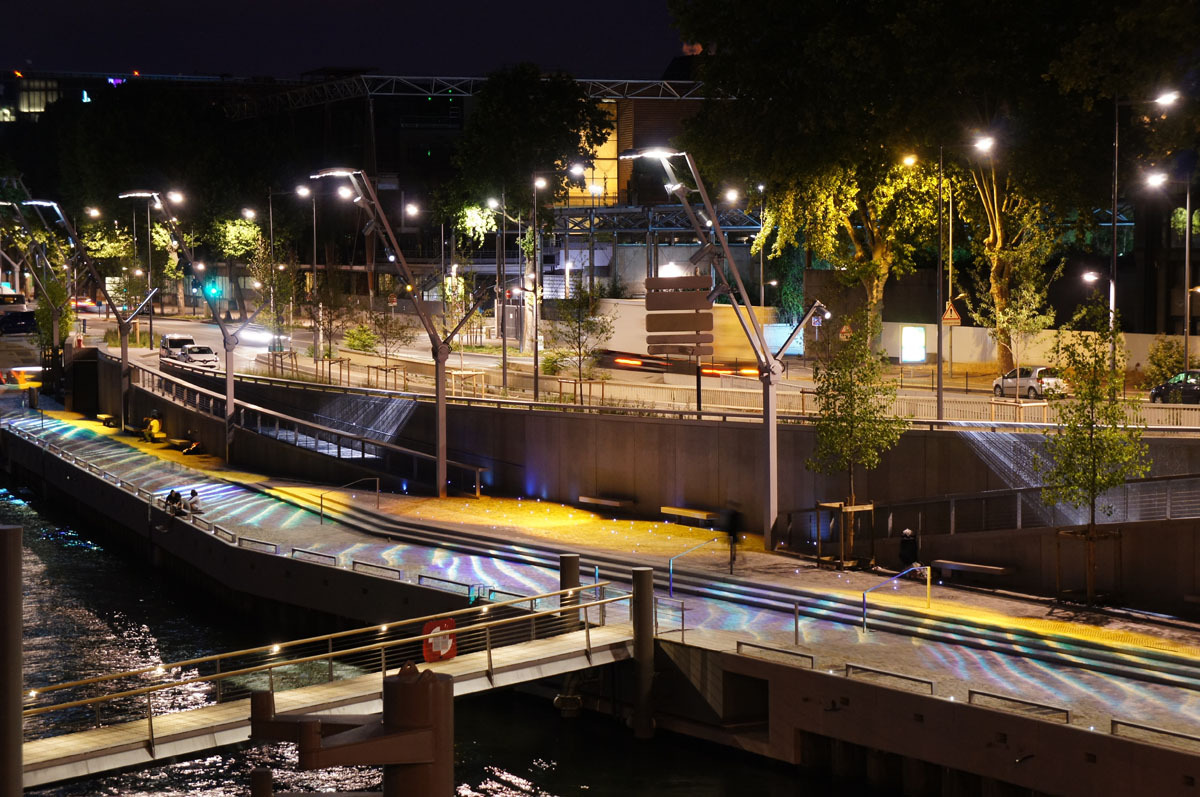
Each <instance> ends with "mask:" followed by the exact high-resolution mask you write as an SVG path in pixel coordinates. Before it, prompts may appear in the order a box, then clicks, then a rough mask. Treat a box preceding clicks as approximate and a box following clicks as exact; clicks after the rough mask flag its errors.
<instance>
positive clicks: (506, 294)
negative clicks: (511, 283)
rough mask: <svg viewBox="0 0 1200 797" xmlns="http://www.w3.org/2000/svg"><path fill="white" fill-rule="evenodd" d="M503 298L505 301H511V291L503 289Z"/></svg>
mask: <svg viewBox="0 0 1200 797" xmlns="http://www.w3.org/2000/svg"><path fill="white" fill-rule="evenodd" d="M504 298H505V299H511V298H512V290H510V289H505V291H504Z"/></svg>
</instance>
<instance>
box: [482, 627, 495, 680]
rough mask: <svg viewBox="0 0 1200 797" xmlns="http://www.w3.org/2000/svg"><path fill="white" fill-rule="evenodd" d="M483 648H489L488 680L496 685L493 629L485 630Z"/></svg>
mask: <svg viewBox="0 0 1200 797" xmlns="http://www.w3.org/2000/svg"><path fill="white" fill-rule="evenodd" d="M483 646H484V647H485V648H487V679H488V683H489V684H493V685H494V684H495V681H493V680H492V629H491V628H485V629H483Z"/></svg>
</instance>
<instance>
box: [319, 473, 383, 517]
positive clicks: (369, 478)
mask: <svg viewBox="0 0 1200 797" xmlns="http://www.w3.org/2000/svg"><path fill="white" fill-rule="evenodd" d="M363 482H375V508H376V509H379V477H378V476H367V477H365V478H362V479H355V480H354V481H352V482H350V483H348V484H343V485H342V486H341V487H331V488H330V489H328V490H326V491H325V492H323V493H321V494H320V495H318V496H317V498H318V504H319V506H320V512H321V520H320V523H319V525H322V526H323V525H325V496H326V495H328V494H329V493H332V492H336V491H338V490H344V489H346V488H347V487H353V486H354V485H356V484H362V483H363Z"/></svg>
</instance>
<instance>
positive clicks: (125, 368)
mask: <svg viewBox="0 0 1200 797" xmlns="http://www.w3.org/2000/svg"><path fill="white" fill-rule="evenodd" d="M117 331H118V332H119V333H120V335H121V380H120V385H121V408H120V410H119V411H118V413H117V414H118V416H119V419H120V422H119V423H118V425H117V429H119V430H121V431H124V429H125V424H126V423H127V422H128V420H129V324H127V323H124V322H122V321H119V320H118V321H117Z"/></svg>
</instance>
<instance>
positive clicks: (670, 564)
mask: <svg viewBox="0 0 1200 797" xmlns="http://www.w3.org/2000/svg"><path fill="white" fill-rule="evenodd" d="M719 539H720V537H713V538H712V539H711V540H705V541H704V542H702V543H700V544H699V545H693V546H692V547H691V548H688V549H687V550H686V551H681V552H679V553H677V554H675V555H674V556H672V557H670V558H669V559H667V595H669V596H670V597H672V598H674V597H675V560H676V559H678V558H679V557H681V556H683V555H685V554H689V553H691V552H692V551H698V550H700V549H701V548H703V547H704V546H705V545H708V544H710V543H714V542H716V541H717V540H719Z"/></svg>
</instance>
